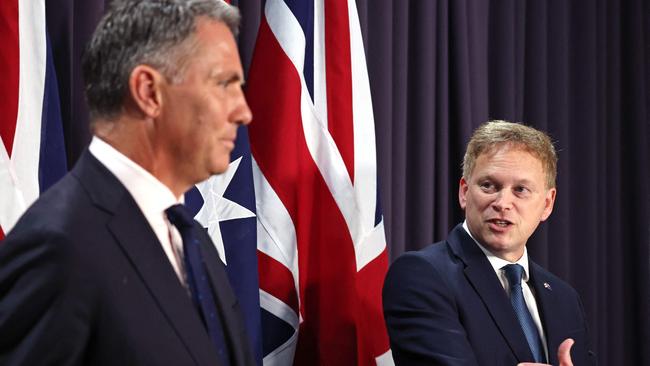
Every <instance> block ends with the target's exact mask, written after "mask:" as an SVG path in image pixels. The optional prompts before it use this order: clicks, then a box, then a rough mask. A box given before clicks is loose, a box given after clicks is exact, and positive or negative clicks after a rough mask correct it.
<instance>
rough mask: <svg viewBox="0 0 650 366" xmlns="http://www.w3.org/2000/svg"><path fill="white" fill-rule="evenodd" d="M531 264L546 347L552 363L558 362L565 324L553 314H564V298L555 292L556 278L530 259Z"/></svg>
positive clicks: (531, 280)
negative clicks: (561, 304)
mask: <svg viewBox="0 0 650 366" xmlns="http://www.w3.org/2000/svg"><path fill="white" fill-rule="evenodd" d="M529 263H530V265H529V267H530V281H529V282H530V283H532V285H533V289H534V290H535V299H536V300H537V306H538V308H539V312H540V318H541V320H542V324H543V328H544V332H545V333H546V347H547V348H548V358H549V363H550V364H552V365H556V364H558V360H557V353H556V351H557V349H558V347H559V346H560V343H561V342H562V341H563V340H564V339H560V338H558V337H559V335H561V334H563V333H562V332H563V330H564V329H565V325H564V324H563V323H562V319H561V317H559V316H553V314H562V309H560V307H559V305H560V303H561V301H562V299H560V298H558V295H557V294H556V293H554V292H553V290H552V289H553V287H556V288H557V287H559V286H554V285H555V284H554V283H553V282H554V280H553V278H551V277H550V276H548V275H547V273H546V272H545V271H544V270H543V269H542V268H541V267H539V266H538V265H537V264H536V263H534V262H532V261H529Z"/></svg>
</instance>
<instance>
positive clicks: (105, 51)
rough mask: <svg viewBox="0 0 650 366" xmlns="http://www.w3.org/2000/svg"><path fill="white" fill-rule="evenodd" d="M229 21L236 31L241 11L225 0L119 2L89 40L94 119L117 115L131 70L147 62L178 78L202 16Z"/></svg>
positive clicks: (86, 68)
mask: <svg viewBox="0 0 650 366" xmlns="http://www.w3.org/2000/svg"><path fill="white" fill-rule="evenodd" d="M199 17H206V18H208V19H210V20H214V21H219V22H222V23H224V24H225V25H226V26H227V27H228V28H229V29H230V31H231V32H232V33H233V35H235V36H236V35H237V33H238V29H239V22H240V15H239V10H238V9H237V8H236V7H234V6H231V5H229V4H227V3H225V2H224V1H222V0H114V1H113V2H112V4H111V7H110V9H109V10H108V12H107V13H106V14H105V15H104V17H103V18H102V19H101V21H100V22H99V24H98V26H97V29H95V32H94V33H93V36H92V38H91V40H90V42H89V43H88V45H87V47H86V49H85V52H84V55H83V58H82V72H83V78H84V82H85V95H86V101H87V103H88V107H89V109H90V116H91V120H95V119H97V118H105V119H109V120H110V119H113V118H115V117H117V116H118V115H119V114H120V112H121V110H122V105H123V103H124V100H125V99H126V96H127V94H128V83H129V76H130V74H131V71H133V69H134V68H135V67H136V66H138V65H142V64H146V65H149V66H151V67H154V68H156V69H157V70H159V71H160V72H161V73H162V74H163V75H164V76H165V77H166V78H168V79H169V80H170V81H172V82H175V81H178V80H179V78H180V77H182V74H183V72H184V66H185V61H186V60H185V59H186V58H187V57H188V55H191V53H192V51H193V48H194V44H195V40H194V37H193V36H194V33H195V31H196V22H197V18H199Z"/></svg>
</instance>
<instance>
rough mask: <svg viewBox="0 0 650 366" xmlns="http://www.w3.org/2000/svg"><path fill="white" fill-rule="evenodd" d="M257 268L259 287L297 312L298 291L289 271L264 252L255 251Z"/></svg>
mask: <svg viewBox="0 0 650 366" xmlns="http://www.w3.org/2000/svg"><path fill="white" fill-rule="evenodd" d="M257 268H258V273H263V276H260V288H261V289H262V290H264V291H266V292H268V293H269V294H271V295H273V296H275V297H276V298H278V299H280V300H281V301H282V302H284V303H285V304H287V305H288V306H289V307H290V308H292V309H293V311H295V312H296V315H297V314H298V293H297V292H296V287H295V286H294V281H293V275H292V274H291V271H289V269H288V268H287V267H285V266H284V265H282V264H281V263H280V262H278V261H276V260H275V259H273V258H271V257H269V256H268V255H266V254H265V253H262V252H260V251H257Z"/></svg>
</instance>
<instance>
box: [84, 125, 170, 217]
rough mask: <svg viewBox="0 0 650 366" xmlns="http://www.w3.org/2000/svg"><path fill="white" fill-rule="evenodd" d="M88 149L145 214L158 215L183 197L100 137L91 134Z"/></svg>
mask: <svg viewBox="0 0 650 366" xmlns="http://www.w3.org/2000/svg"><path fill="white" fill-rule="evenodd" d="M88 150H89V151H90V152H91V153H92V154H93V156H95V157H96V158H97V160H99V161H100V162H101V163H102V164H104V166H106V168H107V169H108V170H109V171H110V172H111V173H113V174H114V175H115V176H116V177H117V179H118V180H119V181H120V182H121V183H122V184H123V185H124V187H126V190H127V191H129V193H130V194H131V196H133V199H134V200H135V202H136V203H137V204H138V206H139V207H140V210H142V212H143V213H144V214H145V216H147V217H149V216H150V215H158V214H159V213H160V212H164V211H165V209H167V208H168V207H169V206H172V205H174V204H177V203H179V202H180V203H183V196H181V197H179V198H177V197H176V196H174V193H172V191H171V190H170V189H169V188H168V187H167V186H166V185H164V184H163V183H162V182H161V181H159V180H158V179H157V178H156V177H154V176H153V175H151V173H149V172H148V171H146V170H145V169H144V168H142V167H141V166H140V165H138V164H137V163H135V162H134V161H133V160H131V159H129V158H128V157H127V156H126V155H124V154H122V153H121V152H119V151H118V150H116V149H115V148H114V147H112V146H111V145H109V144H108V143H106V142H104V141H103V140H102V139H100V138H99V137H97V136H93V139H92V141H91V142H90V146H89V147H88Z"/></svg>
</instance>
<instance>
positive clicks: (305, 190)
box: [247, 19, 357, 365]
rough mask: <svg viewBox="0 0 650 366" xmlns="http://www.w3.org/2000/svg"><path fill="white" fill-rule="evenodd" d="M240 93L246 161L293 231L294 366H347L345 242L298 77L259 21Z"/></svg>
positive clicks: (352, 300) (352, 314)
mask: <svg viewBox="0 0 650 366" xmlns="http://www.w3.org/2000/svg"><path fill="white" fill-rule="evenodd" d="M247 91H248V93H247V97H248V102H249V106H250V107H251V110H252V111H253V115H254V121H253V123H252V124H251V126H250V128H249V134H250V140H251V150H252V153H253V156H254V157H255V160H256V161H257V163H258V165H259V167H260V169H261V171H262V173H263V174H264V176H265V177H266V179H267V181H268V182H269V184H271V186H272V188H273V189H274V191H275V192H276V193H277V194H278V197H279V198H280V200H281V201H282V203H283V204H284V206H285V207H286V209H287V211H288V213H289V215H290V216H291V218H292V220H293V223H294V225H295V228H296V237H297V241H298V258H299V259H298V263H299V272H300V274H299V276H300V277H299V282H300V286H299V287H300V299H301V304H300V308H301V315H302V317H303V322H302V323H301V325H300V330H299V335H298V347H297V350H296V356H295V361H294V364H298V365H317V364H324V365H350V364H355V363H356V360H357V349H356V348H357V347H356V345H357V325H356V311H355V309H356V302H357V294H356V288H355V285H354V280H353V279H354V278H355V276H356V262H355V255H354V249H353V245H352V240H351V238H350V234H349V232H348V230H347V225H346V223H345V220H344V219H343V216H342V215H341V213H340V211H339V209H338V207H337V205H336V203H335V201H334V199H333V197H332V195H331V194H330V192H329V189H328V187H327V185H326V184H325V182H324V180H323V178H322V177H321V176H320V173H319V171H318V169H317V166H316V164H315V163H314V161H313V160H312V158H311V155H310V152H309V150H308V147H307V145H306V142H305V136H304V134H303V128H302V123H301V114H300V93H301V88H300V79H299V75H298V73H297V71H296V70H295V69H294V67H293V65H292V64H291V62H290V60H289V59H288V58H287V57H286V55H285V54H284V52H283V50H282V49H281V47H280V45H279V44H278V42H277V40H276V39H275V38H274V36H273V34H272V32H271V30H270V28H269V26H268V24H267V22H266V19H262V22H261V24H260V28H259V33H258V39H257V47H256V50H255V55H254V56H253V63H252V65H251V70H250V73H249V78H248V90H247ZM271 96H272V97H271ZM263 276H265V274H264V273H260V277H263Z"/></svg>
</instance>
